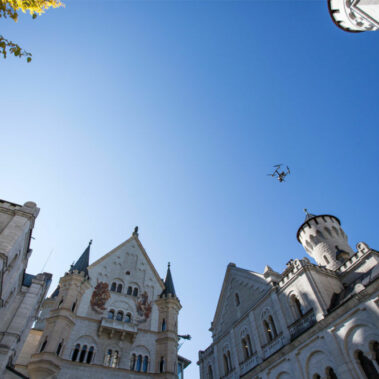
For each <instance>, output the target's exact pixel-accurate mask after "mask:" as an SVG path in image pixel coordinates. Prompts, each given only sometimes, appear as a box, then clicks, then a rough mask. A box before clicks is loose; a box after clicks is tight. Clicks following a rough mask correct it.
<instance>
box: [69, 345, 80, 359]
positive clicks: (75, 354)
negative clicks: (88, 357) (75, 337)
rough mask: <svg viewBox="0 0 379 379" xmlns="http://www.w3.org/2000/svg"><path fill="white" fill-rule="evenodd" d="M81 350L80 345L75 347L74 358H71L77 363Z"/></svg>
mask: <svg viewBox="0 0 379 379" xmlns="http://www.w3.org/2000/svg"><path fill="white" fill-rule="evenodd" d="M79 350H80V345H79V344H76V345H75V349H74V351H73V353H72V357H71V360H72V361H74V362H76V359H77V358H78V355H79Z"/></svg>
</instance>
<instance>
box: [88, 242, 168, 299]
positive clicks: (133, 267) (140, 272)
mask: <svg viewBox="0 0 379 379" xmlns="http://www.w3.org/2000/svg"><path fill="white" fill-rule="evenodd" d="M88 271H89V273H90V277H91V281H92V282H93V283H96V282H97V281H104V282H107V283H109V285H111V283H112V282H113V281H115V282H117V283H121V284H122V285H123V287H125V288H127V287H128V286H132V287H133V288H135V287H137V288H138V289H139V291H142V290H144V289H146V287H153V288H154V289H155V290H154V291H153V293H151V295H152V296H154V297H157V296H158V295H159V293H158V292H161V291H162V290H163V289H164V284H163V282H162V279H161V278H160V276H159V275H158V273H157V271H156V269H155V267H154V266H153V264H152V262H151V260H150V258H149V257H148V255H147V253H146V251H145V249H144V248H143V246H142V244H141V242H140V241H139V239H138V237H136V236H132V237H131V238H129V239H128V240H126V241H125V242H123V243H122V244H120V245H119V246H117V247H115V248H114V249H113V250H111V251H110V252H109V253H107V254H105V255H104V256H103V257H101V258H100V259H98V260H97V261H95V262H94V263H92V264H91V265H90V266H88Z"/></svg>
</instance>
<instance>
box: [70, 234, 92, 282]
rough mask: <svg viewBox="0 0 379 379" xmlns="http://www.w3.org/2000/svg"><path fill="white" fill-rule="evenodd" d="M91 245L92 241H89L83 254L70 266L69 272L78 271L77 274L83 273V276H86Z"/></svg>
mask: <svg viewBox="0 0 379 379" xmlns="http://www.w3.org/2000/svg"><path fill="white" fill-rule="evenodd" d="M91 244H92V240H91V241H89V244H88V246H87V248H86V249H85V250H84V252H83V254H82V255H81V256H80V258H79V259H78V260H77V261H76V263H75V264H74V265H72V266H71V268H70V272H73V271H74V270H78V271H79V272H84V274H85V276H88V270H87V268H88V266H89V253H90V247H91Z"/></svg>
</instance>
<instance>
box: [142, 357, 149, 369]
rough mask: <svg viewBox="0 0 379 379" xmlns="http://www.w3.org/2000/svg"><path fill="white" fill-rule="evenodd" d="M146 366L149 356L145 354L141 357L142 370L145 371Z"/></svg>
mask: <svg viewBox="0 0 379 379" xmlns="http://www.w3.org/2000/svg"><path fill="white" fill-rule="evenodd" d="M148 366H149V357H148V356H147V355H145V357H144V358H143V365H142V371H143V372H147V368H148Z"/></svg>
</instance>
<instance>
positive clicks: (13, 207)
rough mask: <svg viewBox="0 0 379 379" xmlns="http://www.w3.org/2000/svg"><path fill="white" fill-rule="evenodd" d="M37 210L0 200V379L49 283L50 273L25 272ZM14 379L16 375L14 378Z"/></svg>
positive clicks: (30, 205) (13, 359)
mask: <svg viewBox="0 0 379 379" xmlns="http://www.w3.org/2000/svg"><path fill="white" fill-rule="evenodd" d="M38 213H39V208H37V205H36V204H35V203H33V202H32V201H28V202H26V203H25V204H24V205H18V204H14V203H11V202H9V201H5V200H0V378H4V377H5V376H6V375H11V377H13V372H14V364H15V362H16V359H17V357H18V355H19V354H20V351H21V349H22V346H23V344H24V342H25V339H26V337H27V335H28V332H29V329H30V328H31V326H32V324H33V322H34V321H35V319H36V316H37V314H38V311H39V308H40V306H41V303H42V301H43V299H44V298H45V296H46V292H47V290H48V289H49V286H50V283H51V274H47V273H43V274H38V275H30V274H27V273H26V272H25V270H26V267H27V265H28V260H29V258H30V256H31V254H32V250H31V249H30V241H31V239H32V232H33V228H34V222H35V219H36V217H37V216H38ZM14 377H16V376H14Z"/></svg>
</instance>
